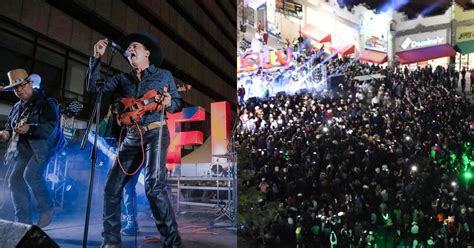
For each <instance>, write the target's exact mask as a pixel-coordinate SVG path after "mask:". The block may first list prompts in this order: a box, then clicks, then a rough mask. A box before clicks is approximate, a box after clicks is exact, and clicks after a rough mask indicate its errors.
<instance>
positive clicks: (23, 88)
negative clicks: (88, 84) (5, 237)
mask: <svg viewBox="0 0 474 248" xmlns="http://www.w3.org/2000/svg"><path fill="white" fill-rule="evenodd" d="M7 74H8V78H9V80H10V84H9V85H8V86H6V87H5V89H9V88H13V91H14V93H15V95H16V96H17V97H18V98H19V99H20V101H18V102H17V103H16V104H15V105H14V106H13V108H12V110H11V111H10V114H9V116H8V122H7V123H6V125H5V126H6V128H5V130H3V131H0V141H3V142H6V141H9V140H11V143H10V147H9V150H8V152H7V159H6V160H7V161H6V162H7V164H9V165H10V166H12V171H11V174H10V176H9V178H8V182H9V185H10V189H11V196H12V202H13V207H14V209H15V218H16V221H18V222H22V223H26V224H32V213H31V200H30V198H31V197H30V195H29V191H30V190H31V192H32V193H33V196H34V197H35V199H36V201H37V203H38V208H39V212H40V217H39V220H38V222H37V226H39V227H45V226H47V225H48V224H49V223H51V221H52V210H53V201H52V198H51V195H50V192H49V190H48V188H47V185H46V181H45V178H44V175H43V174H44V171H45V169H46V165H47V164H48V162H49V159H50V158H51V156H52V155H54V152H55V145H56V144H57V142H58V140H59V138H58V136H57V130H60V127H59V126H60V125H59V113H58V107H57V101H56V100H54V99H52V98H47V97H46V96H45V95H44V93H43V92H42V91H41V90H36V89H34V88H33V81H35V80H36V79H38V78H39V76H37V75H36V76H35V77H32V76H33V75H28V73H27V72H26V70H24V69H15V70H11V71H9V72H8V73H7ZM32 78H36V79H35V80H33V79H32Z"/></svg>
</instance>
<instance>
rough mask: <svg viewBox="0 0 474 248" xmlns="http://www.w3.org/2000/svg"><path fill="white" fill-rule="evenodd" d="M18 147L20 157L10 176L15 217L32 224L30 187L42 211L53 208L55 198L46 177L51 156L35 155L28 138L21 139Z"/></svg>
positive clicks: (17, 219)
mask: <svg viewBox="0 0 474 248" xmlns="http://www.w3.org/2000/svg"><path fill="white" fill-rule="evenodd" d="M17 149H18V157H17V159H16V161H15V162H14V164H13V169H12V173H11V175H10V178H9V185H10V190H11V193H12V201H13V207H14V208H15V219H16V221H18V222H22V223H26V224H32V220H31V215H32V213H31V200H30V193H29V189H31V192H33V196H34V197H35V199H36V201H37V202H38V209H39V211H40V213H44V212H48V211H51V210H53V200H52V199H51V194H50V191H49V189H48V187H47V184H46V180H45V178H44V171H45V169H46V166H47V164H48V162H49V157H48V156H43V157H37V156H35V154H34V152H33V150H32V149H31V147H30V145H29V144H28V143H27V141H26V140H23V141H21V140H20V142H19V143H18V146H17ZM28 188H29V189H28Z"/></svg>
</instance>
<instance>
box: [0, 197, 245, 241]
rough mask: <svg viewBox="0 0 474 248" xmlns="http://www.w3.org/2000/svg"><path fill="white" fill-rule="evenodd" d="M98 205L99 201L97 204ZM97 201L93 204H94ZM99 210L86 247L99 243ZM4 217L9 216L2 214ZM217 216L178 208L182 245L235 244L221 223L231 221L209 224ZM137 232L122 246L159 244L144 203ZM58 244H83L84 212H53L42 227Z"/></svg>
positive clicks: (231, 232) (230, 232)
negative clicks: (48, 221)
mask: <svg viewBox="0 0 474 248" xmlns="http://www.w3.org/2000/svg"><path fill="white" fill-rule="evenodd" d="M97 205H101V204H97ZM97 205H96V206H97ZM101 213H102V211H101V210H100V209H97V207H93V209H92V217H91V220H90V225H89V236H88V245H87V247H100V245H101V242H102V236H101V232H102V217H101V216H100V215H101ZM2 217H3V219H5V220H12V219H11V218H8V217H7V216H4V215H3V216H2ZM214 218H216V216H215V215H214V213H211V212H208V213H206V212H204V211H203V212H200V213H197V212H184V211H183V212H181V213H178V214H176V219H177V221H178V226H179V232H180V234H181V238H182V240H183V247H206V248H207V247H229V248H233V247H237V236H236V231H234V230H230V229H229V228H225V227H220V226H227V225H231V223H230V222H225V221H221V222H218V223H216V224H215V225H214V226H210V225H209V224H210V223H211V222H212V221H213V220H214ZM137 221H138V225H139V232H138V235H137V236H136V237H135V236H123V235H122V247H123V248H129V247H140V248H147V247H161V246H160V242H159V233H158V231H157V229H156V226H155V225H154V220H153V218H152V217H151V212H150V211H149V209H148V208H147V207H146V206H141V207H140V209H139V212H138V218H137ZM42 230H43V231H44V232H46V233H47V234H48V235H49V237H50V238H51V239H53V240H54V241H55V242H56V243H57V244H58V245H59V246H60V247H61V248H79V247H82V239H83V231H84V214H80V213H76V214H65V213H61V212H57V213H55V214H54V219H53V222H52V223H51V224H50V225H49V226H47V227H45V228H43V229H42Z"/></svg>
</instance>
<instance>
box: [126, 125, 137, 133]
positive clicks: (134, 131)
mask: <svg viewBox="0 0 474 248" xmlns="http://www.w3.org/2000/svg"><path fill="white" fill-rule="evenodd" d="M138 127H139V126H138ZM128 131H129V132H130V133H131V134H133V135H137V134H138V128H137V126H131V127H130V128H129V129H128Z"/></svg>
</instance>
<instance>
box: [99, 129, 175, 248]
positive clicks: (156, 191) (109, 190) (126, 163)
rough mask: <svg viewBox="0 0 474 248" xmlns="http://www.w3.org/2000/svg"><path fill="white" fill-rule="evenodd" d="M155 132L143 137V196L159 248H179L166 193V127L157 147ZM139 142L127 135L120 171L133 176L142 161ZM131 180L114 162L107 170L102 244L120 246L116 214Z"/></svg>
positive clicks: (123, 144)
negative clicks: (150, 213)
mask: <svg viewBox="0 0 474 248" xmlns="http://www.w3.org/2000/svg"><path fill="white" fill-rule="evenodd" d="M159 130H160V128H155V129H153V130H150V131H148V132H146V133H144V134H143V143H144V148H145V162H144V165H143V166H144V167H145V193H146V196H147V198H148V202H149V203H150V208H151V211H152V213H153V216H154V218H155V223H156V227H157V229H158V231H159V232H160V234H161V242H162V245H161V247H163V248H168V247H180V246H181V237H180V235H179V232H178V224H177V223H176V219H175V216H174V212H173V208H172V207H171V203H170V201H169V198H168V193H167V192H166V181H165V179H166V178H165V177H166V167H165V165H166V154H167V148H168V145H169V143H170V138H169V131H168V128H167V126H163V129H162V130H163V136H162V142H161V147H160V145H159ZM141 145H142V144H141V140H140V136H139V135H137V134H132V133H130V132H127V135H126V137H125V139H124V141H123V143H122V144H121V146H120V160H121V162H122V165H123V167H124V169H125V170H126V171H127V172H128V173H131V172H134V171H135V170H136V169H137V168H138V166H139V165H140V162H141V161H142V152H141ZM131 178H132V176H127V175H125V174H124V173H123V171H122V169H121V168H120V165H119V164H118V161H116V163H115V164H114V166H113V167H112V168H111V170H110V172H109V174H108V176H107V182H106V184H105V192H104V213H103V221H104V223H103V227H104V230H103V232H102V236H103V237H104V242H103V244H120V243H121V236H120V228H121V223H120V212H121V200H122V192H123V188H124V186H125V184H126V183H127V182H128V181H129V180H130V179H131Z"/></svg>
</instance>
